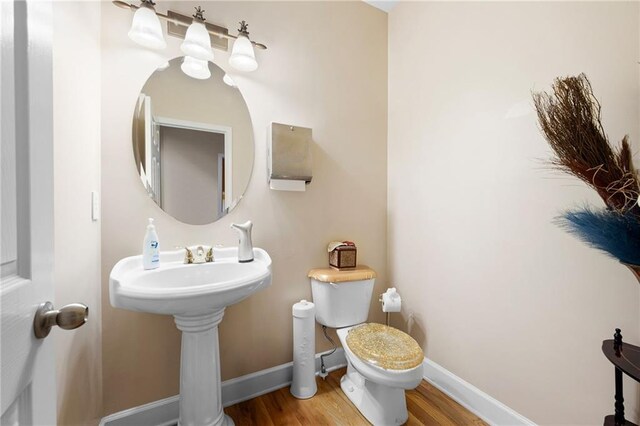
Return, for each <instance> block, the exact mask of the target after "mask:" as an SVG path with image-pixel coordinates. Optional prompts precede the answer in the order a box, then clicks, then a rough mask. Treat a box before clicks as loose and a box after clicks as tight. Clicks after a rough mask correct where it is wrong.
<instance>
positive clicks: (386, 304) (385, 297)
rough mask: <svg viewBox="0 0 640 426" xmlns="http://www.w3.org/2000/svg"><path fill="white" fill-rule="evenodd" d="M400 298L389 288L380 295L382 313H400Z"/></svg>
mask: <svg viewBox="0 0 640 426" xmlns="http://www.w3.org/2000/svg"><path fill="white" fill-rule="evenodd" d="M401 308H402V298H401V297H400V295H399V294H398V292H397V291H396V289H395V288H390V289H388V290H387V291H386V292H384V293H383V294H382V312H400V309H401Z"/></svg>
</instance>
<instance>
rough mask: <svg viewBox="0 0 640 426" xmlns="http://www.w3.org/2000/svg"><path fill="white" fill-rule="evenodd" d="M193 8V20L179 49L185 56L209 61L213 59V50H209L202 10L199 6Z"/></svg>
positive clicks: (209, 41)
mask: <svg viewBox="0 0 640 426" xmlns="http://www.w3.org/2000/svg"><path fill="white" fill-rule="evenodd" d="M195 9H196V14H195V15H193V22H192V23H191V25H189V28H187V33H186V34H185V36H184V41H183V42H182V44H181V45H180V50H182V52H183V53H184V54H185V55H187V56H191V57H193V58H196V59H200V60H203V61H211V60H213V51H212V50H211V38H210V37H209V32H208V31H207V27H205V26H204V21H205V19H204V15H203V13H204V10H202V8H201V7H200V6H198V7H196V8H195Z"/></svg>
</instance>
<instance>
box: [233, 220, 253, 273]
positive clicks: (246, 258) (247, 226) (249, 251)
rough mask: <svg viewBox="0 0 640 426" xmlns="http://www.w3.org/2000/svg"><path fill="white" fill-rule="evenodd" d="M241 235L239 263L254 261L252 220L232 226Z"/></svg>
mask: <svg viewBox="0 0 640 426" xmlns="http://www.w3.org/2000/svg"><path fill="white" fill-rule="evenodd" d="M231 227H232V228H234V229H235V230H236V231H238V234H239V235H240V242H239V243H238V262H240V263H245V262H251V261H253V243H252V242H251V228H253V223H251V221H250V220H248V221H246V222H245V223H234V224H232V225H231Z"/></svg>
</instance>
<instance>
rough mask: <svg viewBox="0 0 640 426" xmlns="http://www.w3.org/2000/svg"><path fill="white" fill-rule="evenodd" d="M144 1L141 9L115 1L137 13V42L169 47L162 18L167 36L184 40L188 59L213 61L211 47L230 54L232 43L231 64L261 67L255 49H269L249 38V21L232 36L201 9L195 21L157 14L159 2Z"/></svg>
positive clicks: (133, 30) (134, 33) (173, 14)
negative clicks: (207, 19) (210, 21)
mask: <svg viewBox="0 0 640 426" xmlns="http://www.w3.org/2000/svg"><path fill="white" fill-rule="evenodd" d="M141 1H142V3H141V4H140V6H135V5H133V4H131V3H128V2H126V1H124V0H113V4H114V5H115V6H118V7H120V8H122V9H129V10H132V11H135V14H134V17H133V24H132V25H131V31H129V37H131V39H132V40H134V41H135V42H136V43H139V44H141V45H142V46H145V47H149V48H152V49H163V48H165V47H166V45H167V44H166V42H165V40H164V37H163V35H162V28H161V26H160V21H159V20H158V19H162V20H163V21H166V22H167V33H168V34H169V35H172V36H174V37H179V38H183V39H184V43H182V45H181V46H180V48H181V49H182V51H183V52H184V53H185V54H186V55H187V56H190V57H192V58H195V59H202V60H203V59H205V56H206V55H207V53H209V54H210V55H211V56H210V57H207V58H206V59H208V60H211V59H212V57H213V51H212V50H211V46H213V47H214V48H216V49H220V50H223V51H227V50H228V41H229V40H231V41H233V42H234V43H233V49H232V52H231V57H230V58H229V63H230V64H231V65H232V66H233V67H234V68H236V69H238V70H240V71H254V70H256V69H257V68H258V62H257V61H256V56H255V51H254V48H258V49H262V50H264V49H266V48H267V46H265V45H264V44H262V43H257V42H255V41H252V40H250V39H249V32H248V31H247V28H248V24H247V23H246V22H245V21H242V22H240V29H239V30H238V35H237V36H236V35H233V34H229V31H228V30H227V28H224V27H221V26H218V25H213V24H210V23H208V22H207V23H205V22H204V17H203V16H202V12H204V11H203V10H201V9H200V8H197V9H196V14H195V15H193V18H190V17H188V16H186V15H183V14H181V13H177V12H173V11H171V10H169V11H167V13H166V14H163V13H160V12H157V11H156V10H155V8H154V6H155V3H154V2H153V0H141ZM198 12H200V13H198ZM203 29H204V31H206V32H207V33H208V35H209V42H208V43H207V42H206V37H204V31H203ZM207 48H208V50H207ZM189 62H191V61H189Z"/></svg>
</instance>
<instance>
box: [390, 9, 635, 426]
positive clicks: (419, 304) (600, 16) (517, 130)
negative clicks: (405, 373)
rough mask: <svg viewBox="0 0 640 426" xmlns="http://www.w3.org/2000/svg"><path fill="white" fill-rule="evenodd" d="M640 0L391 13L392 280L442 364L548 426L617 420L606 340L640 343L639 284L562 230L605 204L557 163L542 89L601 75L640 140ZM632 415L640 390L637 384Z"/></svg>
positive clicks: (611, 112) (617, 116)
mask: <svg viewBox="0 0 640 426" xmlns="http://www.w3.org/2000/svg"><path fill="white" fill-rule="evenodd" d="M638 15H639V11H638V4H637V3H615V2H613V3H612V2H607V3H606V4H605V3H587V2H573V3H520V2H518V3H505V2H495V3H479V2H477V3H448V2H442V3H414V2H406V3H400V4H399V5H397V6H396V7H395V8H394V9H393V10H392V11H391V13H390V15H389V140H388V173H389V174H388V177H389V179H388V208H389V218H388V227H389V228H388V239H389V246H388V252H389V270H390V280H391V282H393V283H394V284H395V285H396V286H397V287H398V290H399V292H400V293H401V294H402V296H403V300H404V305H403V317H404V321H405V324H403V326H405V327H406V326H408V327H409V328H410V330H411V334H412V335H413V336H414V337H415V338H416V339H417V340H418V341H419V342H420V344H422V346H423V348H424V349H425V350H426V355H427V357H428V358H430V359H432V360H434V361H435V362H437V363H439V364H441V365H442V366H444V367H445V368H446V369H448V370H450V371H451V372H453V373H454V374H456V375H458V376H460V377H462V378H463V379H465V380H467V381H468V382H470V383H472V384H473V385H475V386H477V387H479V388H480V389H482V390H483V391H485V392H487V393H489V394H490V395H492V396H493V397H495V398H497V399H498V400H500V401H501V402H503V403H505V404H507V405H508V406H510V407H511V408H513V409H515V410H516V411H518V412H520V413H521V414H523V415H525V416H527V417H529V418H530V419H532V420H533V421H535V422H538V423H541V424H601V422H602V417H603V416H604V415H605V414H610V413H612V411H613V391H614V389H613V368H612V367H611V365H610V364H609V362H608V361H607V360H606V359H605V357H604V356H603V355H602V353H601V350H600V345H601V341H602V340H603V339H606V338H610V336H611V335H612V333H613V329H614V328H615V327H620V328H622V330H623V334H624V336H625V338H626V339H628V340H629V341H631V342H636V343H637V342H638V341H639V340H640V335H639V332H638V331H639V330H638V314H639V306H638V283H637V282H636V280H635V278H633V276H632V275H631V273H630V272H629V271H627V270H626V269H625V268H624V267H622V266H621V265H619V264H618V263H617V262H615V261H613V260H611V259H608V258H606V257H605V256H603V255H602V254H600V253H598V252H596V251H594V250H592V249H589V248H587V247H586V246H585V245H583V244H582V243H580V242H578V241H577V240H575V239H574V238H573V237H571V236H569V235H568V234H566V233H564V232H563V231H562V230H560V229H559V228H558V227H556V226H555V225H553V224H552V220H553V218H554V216H556V215H557V214H558V212H560V211H561V210H562V209H565V208H570V207H573V206H576V205H580V203H582V202H584V201H585V200H588V201H589V202H590V203H592V204H593V205H597V206H601V205H602V203H601V202H600V200H599V199H598V198H597V197H596V196H595V194H594V193H593V191H591V190H590V189H588V188H586V187H585V186H584V185H583V184H581V183H579V182H577V181H576V180H574V179H569V178H566V177H564V176H563V175H558V174H556V173H554V172H552V171H550V170H549V169H548V168H547V167H545V166H544V164H542V163H541V162H540V161H539V160H540V159H544V158H549V155H550V152H549V149H548V148H547V145H546V143H545V141H544V140H543V139H542V137H541V135H540V132H539V131H538V129H537V124H536V117H535V115H534V114H533V112H532V109H531V106H530V104H531V95H530V92H531V90H541V89H547V88H548V87H549V85H550V83H551V81H552V80H553V78H555V77H557V76H564V75H570V74H577V73H579V72H582V71H584V72H585V73H586V74H587V75H588V76H589V78H590V79H591V82H592V84H593V87H594V89H595V92H596V95H597V96H598V98H599V99H600V101H601V103H602V106H603V121H604V126H605V128H606V130H607V131H608V134H609V136H610V137H611V138H612V139H613V140H615V141H618V140H620V139H621V138H622V136H623V135H624V134H625V133H628V134H629V135H630V136H631V139H632V140H633V141H634V144H635V146H636V148H637V147H639V146H640V145H639V144H638V139H639V137H640V135H639V133H638V113H639V107H638V100H639V99H640V98H639V95H640V93H639V90H638V64H637V60H638V50H639V45H638V28H639V22H638ZM626 386H627V388H626V390H625V400H626V401H627V412H628V413H631V414H632V415H631V417H637V403H636V399H637V392H635V391H636V389H635V386H634V385H631V382H630V381H627V382H626Z"/></svg>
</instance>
